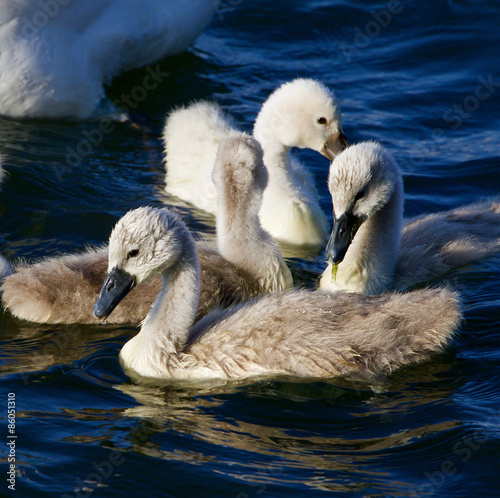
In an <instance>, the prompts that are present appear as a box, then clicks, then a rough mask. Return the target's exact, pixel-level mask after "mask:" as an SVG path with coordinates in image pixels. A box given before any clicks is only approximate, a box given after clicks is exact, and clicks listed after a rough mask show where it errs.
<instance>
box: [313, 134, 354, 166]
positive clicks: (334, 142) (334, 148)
mask: <svg viewBox="0 0 500 498" xmlns="http://www.w3.org/2000/svg"><path fill="white" fill-rule="evenodd" d="M347 147H349V142H348V141H347V138H346V137H345V135H344V134H343V133H342V132H341V131H337V132H335V133H332V134H331V135H330V136H329V137H328V140H327V141H326V142H325V144H324V145H323V149H322V150H321V151H320V152H321V154H323V155H324V156H325V157H326V158H328V159H329V160H330V161H333V160H334V159H335V156H336V155H337V154H340V153H341V152H342V151H343V150H344V149H347Z"/></svg>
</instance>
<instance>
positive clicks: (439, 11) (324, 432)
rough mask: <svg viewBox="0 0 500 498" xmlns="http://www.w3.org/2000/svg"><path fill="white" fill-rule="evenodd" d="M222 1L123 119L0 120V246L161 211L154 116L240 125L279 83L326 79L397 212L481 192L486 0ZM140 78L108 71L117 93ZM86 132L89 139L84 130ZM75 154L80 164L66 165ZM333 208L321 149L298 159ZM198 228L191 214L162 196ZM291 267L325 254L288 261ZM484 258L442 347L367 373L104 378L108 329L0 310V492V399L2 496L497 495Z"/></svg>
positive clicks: (58, 243) (489, 109) (19, 254)
mask: <svg viewBox="0 0 500 498" xmlns="http://www.w3.org/2000/svg"><path fill="white" fill-rule="evenodd" d="M216 5H217V6H218V10H219V12H218V13H217V15H216V16H215V18H214V20H213V22H212V24H211V25H210V26H209V28H208V29H207V30H206V31H205V33H204V34H203V35H202V36H201V37H200V38H199V39H198V41H197V42H196V44H195V45H194V47H193V48H192V49H191V50H190V51H189V52H187V53H185V54H183V55H181V56H178V57H175V58H172V59H169V60H165V61H163V62H162V65H161V68H162V70H163V71H165V72H168V73H169V76H168V77H167V78H165V81H164V82H163V83H162V84H161V85H160V86H159V87H158V88H157V89H156V90H154V91H152V92H150V93H149V94H148V95H147V98H146V99H145V100H144V101H142V102H140V103H139V104H138V106H137V109H135V111H137V112H138V113H139V114H140V115H142V116H145V117H146V122H147V123H148V124H147V126H146V127H145V128H144V129H143V130H138V129H134V128H131V127H130V126H128V125H125V124H116V125H115V126H114V129H113V131H112V133H109V134H105V135H103V137H102V139H100V138H99V137H97V136H96V137H95V138H94V141H95V145H91V146H90V147H89V146H88V145H87V146H85V145H84V144H83V142H82V140H85V137H86V136H88V134H89V133H92V132H93V130H95V124H93V123H57V122H48V121H36V122H24V121H13V120H8V119H2V120H0V153H1V154H2V155H3V156H4V166H5V169H6V170H7V172H8V177H7V179H6V180H5V181H4V183H3V187H2V190H1V192H0V233H1V234H2V237H3V238H2V241H1V247H0V249H1V252H2V253H3V254H4V255H5V256H7V257H8V258H11V259H15V258H27V259H29V260H31V259H33V258H37V257H41V256H44V255H56V254H59V253H62V252H67V251H73V250H79V249H82V248H84V247H85V245H86V244H89V243H90V244H94V243H101V242H103V241H105V240H106V239H107V237H108V235H109V232H110V229H111V227H112V226H113V225H114V223H115V222H116V221H117V220H118V218H119V217H120V216H122V215H123V214H124V213H125V212H126V211H128V210H129V209H131V208H134V207H137V206H140V205H143V204H150V205H155V206H162V205H165V204H168V203H169V198H168V197H167V195H166V194H165V193H164V191H163V186H164V169H163V165H162V163H161V160H162V144H161V141H160V133H161V128H162V124H163V119H164V115H165V113H166V112H168V111H169V109H171V108H172V107H174V106H176V105H179V104H181V103H187V102H189V101H191V100H193V99H199V98H214V99H217V100H219V101H220V102H221V103H222V104H223V105H224V106H225V107H226V108H227V109H230V110H231V111H232V113H233V114H234V115H235V117H236V118H237V120H238V121H239V122H240V123H241V125H242V126H243V127H245V128H246V129H247V130H251V125H252V123H253V120H254V118H255V116H256V114H257V112H258V110H259V106H260V104H261V102H263V101H264V100H265V98H266V97H267V95H268V94H269V93H270V92H271V91H272V90H273V89H274V88H276V87H277V86H278V85H279V84H281V83H282V82H284V81H287V80H290V79H292V78H295V77H298V76H305V77H313V78H317V79H319V80H321V81H322V82H324V83H325V84H327V85H328V86H330V87H331V88H333V89H334V90H335V92H336V94H337V96H338V98H339V101H340V103H341V106H342V110H343V117H344V127H345V132H346V135H347V137H348V139H349V141H351V142H356V141H360V140H365V139H375V140H378V141H381V142H382V143H384V144H385V145H386V146H387V147H389V149H390V150H391V151H392V152H393V153H394V154H395V156H396V158H397V159H398V161H399V163H400V165H401V167H402V169H403V171H404V180H405V189H406V194H407V201H406V206H405V209H406V214H407V215H408V216H413V215H417V214H421V213H427V212H432V211H435V210H439V209H448V208H452V207H455V206H459V205H461V204H464V203H468V202H472V201H475V200H478V199H481V198H485V197H488V196H492V195H497V194H498V193H499V192H500V172H499V171H500V170H499V166H500V140H499V138H500V99H499V95H500V71H499V62H500V61H499V49H498V47H499V44H500V29H499V28H500V4H499V3H498V2H497V1H496V0H490V1H486V0H483V1H481V0H480V1H477V0H476V1H472V0H448V1H445V0H432V1H431V0H418V1H417V0H411V1H405V0H401V2H397V1H390V2H370V1H334V0H330V1H326V0H294V1H287V2H285V1H276V2H265V1H263V0H259V1H254V2H242V1H231V2H229V1H222V2H216ZM144 75H145V73H144V70H139V71H135V72H133V73H129V74H127V75H124V76H122V77H121V78H119V79H118V80H116V81H115V82H114V83H113V85H112V87H111V88H109V89H108V95H109V97H110V98H111V99H112V100H114V99H117V98H120V95H122V93H124V92H130V90H131V89H132V88H134V86H135V85H139V84H140V82H141V81H142V79H143V77H144ZM86 134H87V135H86ZM78 147H80V152H82V151H83V152H84V153H83V154H80V156H81V161H80V162H79V163H78V161H76V160H73V159H71V158H69V154H71V150H76V149H77V148H78ZM299 155H300V156H301V157H302V158H303V160H304V161H307V163H308V164H309V166H310V168H311V169H312V171H313V172H314V175H315V177H316V181H317V185H318V188H319V190H320V194H321V198H322V206H323V208H324V210H325V212H328V213H330V211H331V207H330V203H329V199H328V198H329V196H328V191H327V189H326V175H327V171H328V162H327V161H326V160H325V159H324V158H323V157H321V156H319V155H317V154H314V153H309V152H300V153H299ZM181 210H182V211H183V213H184V214H185V216H186V218H187V221H188V223H189V225H190V226H191V228H193V229H194V230H195V231H197V232H198V233H200V234H206V235H208V236H209V237H213V233H214V226H213V225H214V222H213V219H211V218H210V217H208V216H205V217H202V216H201V215H200V213H196V212H194V211H190V210H189V209H187V208H181ZM288 262H289V264H290V265H291V267H292V269H293V272H294V273H295V276H296V278H297V276H298V275H299V276H300V275H302V274H303V273H304V272H303V271H302V270H311V271H315V272H320V271H322V269H323V267H324V263H323V257H322V255H316V256H311V255H302V257H295V258H291V259H289V260H288ZM499 263H500V256H497V257H494V258H490V259H488V260H485V261H482V262H477V263H474V264H471V265H470V266H468V267H466V268H461V269H458V270H456V271H454V272H453V273H452V274H451V275H449V276H448V281H450V282H451V283H452V285H453V286H454V287H456V288H457V289H459V290H460V291H461V292H462V296H463V302H464V308H465V321H464V323H463V326H462V329H461V331H460V334H459V335H458V337H457V338H456V341H455V342H454V344H453V346H452V348H451V349H450V350H448V351H447V352H446V353H445V354H443V355H440V356H439V357H437V358H435V359H434V360H432V361H430V362H428V363H425V364H422V365H418V366H415V367H412V368H406V369H404V370H400V371H398V372H396V373H394V374H393V375H391V376H390V377H389V378H387V379H386V380H384V381H381V382H380V384H378V385H368V384H366V385H365V384H356V383H353V382H349V381H348V380H343V381H341V380H332V381H330V382H295V381H289V382H286V381H283V380H280V381H277V380H276V381H273V380H267V381H258V382H255V381H254V382H251V381H250V382H245V383H230V384H228V385H226V386H223V387H221V386H217V387H200V388H198V389H195V388H189V389H187V388H185V387H182V386H176V385H163V386H161V385H158V386H151V385H135V384H134V383H132V382H131V381H130V380H129V379H128V377H127V376H126V375H125V374H124V373H123V371H122V369H121V367H120V365H119V362H118V359H117V355H118V351H119V349H120V347H121V346H122V345H123V344H124V342H126V341H127V340H128V338H129V337H130V336H131V335H132V334H133V333H134V329H132V328H126V327H117V328H111V327H109V326H108V327H83V326H73V325H72V326H34V325H31V324H25V323H20V322H18V321H15V320H14V319H12V318H11V317H9V316H8V315H4V316H3V318H1V321H0V333H1V336H0V339H1V344H2V345H1V353H0V373H1V378H0V381H1V387H0V413H1V414H2V415H1V416H2V423H1V424H0V439H1V440H2V442H1V443H0V447H1V448H2V452H3V453H4V454H3V455H2V457H1V458H2V462H4V463H5V465H2V476H3V477H2V479H1V482H0V494H1V495H2V496H7V495H10V494H12V495H14V493H13V492H11V491H10V490H9V489H8V488H7V485H8V482H7V480H6V475H7V474H6V469H7V461H6V460H7V453H8V447H7V446H6V442H7V430H8V429H7V419H6V411H7V401H8V393H14V394H15V401H16V410H17V418H16V434H17V435H18V438H17V440H16V458H17V461H16V463H17V471H18V475H17V479H16V493H17V496H36V497H42V496H51V497H53V496H81V497H84V496H86V497H89V496H92V497H98V496H134V497H135V496H138V497H139V496H140V497H142V496H148V497H149V496H173V497H177V496H203V497H205V496H213V497H223V496H224V497H226V496H227V497H237V498H247V497H262V496H269V497H287V498H290V497H314V496H326V495H330V494H336V495H339V496H353V497H365V496H366V497H388V496H398V497H401V496H404V497H407V496H410V497H411V496H424V497H427V496H439V497H464V498H465V497H472V496H484V497H489V496H500V474H499V470H500V401H499V400H500V330H499V329H500V291H499V289H498V282H499V280H500V269H499Z"/></svg>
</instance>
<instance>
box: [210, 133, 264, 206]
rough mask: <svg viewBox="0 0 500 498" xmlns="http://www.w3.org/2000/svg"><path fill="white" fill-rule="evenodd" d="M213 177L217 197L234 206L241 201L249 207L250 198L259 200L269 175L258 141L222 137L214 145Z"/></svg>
mask: <svg viewBox="0 0 500 498" xmlns="http://www.w3.org/2000/svg"><path fill="white" fill-rule="evenodd" d="M212 178H213V181H214V184H215V187H216V188H217V192H219V193H220V195H219V199H221V200H224V201H225V202H229V203H230V204H231V205H233V206H234V205H238V204H240V203H242V204H243V205H244V206H248V202H249V201H251V199H256V201H257V202H259V201H260V199H261V197H262V192H263V191H264V189H265V188H266V185H267V180H268V174H267V169H266V167H265V166H264V162H263V160H262V147H261V146H260V144H259V143H258V142H257V140H255V139H253V138H250V137H247V136H241V137H234V138H227V139H224V140H222V141H221V142H220V143H219V146H218V148H217V157H216V159H215V165H214V169H213V172H212Z"/></svg>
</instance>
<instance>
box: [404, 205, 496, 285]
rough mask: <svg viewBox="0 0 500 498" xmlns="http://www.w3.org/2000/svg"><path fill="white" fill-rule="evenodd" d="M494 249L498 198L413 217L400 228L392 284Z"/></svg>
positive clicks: (417, 279)
mask: <svg viewBox="0 0 500 498" xmlns="http://www.w3.org/2000/svg"><path fill="white" fill-rule="evenodd" d="M498 252H500V200H498V199H495V200H493V201H487V202H481V203H477V204H470V205H467V206H464V207H461V208H457V209H452V210H450V211H446V212H443V213H434V214H431V215H428V216H422V217H419V218H416V219H414V220H411V221H410V222H409V223H408V224H407V225H406V226H405V227H404V229H403V237H402V241H401V251H400V255H399V258H398V267H397V270H396V274H397V281H396V286H395V287H396V288H397V289H404V288H406V287H408V286H411V285H414V284H416V283H419V282H426V281H428V280H431V279H433V278H436V277H439V276H441V275H443V274H444V273H446V272H448V271H450V270H451V269H453V268H457V267H459V266H463V265H466V264H468V263H471V262H473V261H477V260H479V259H484V258H487V257H490V256H492V255H493V254H495V253H498Z"/></svg>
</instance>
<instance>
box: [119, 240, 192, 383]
mask: <svg viewBox="0 0 500 498" xmlns="http://www.w3.org/2000/svg"><path fill="white" fill-rule="evenodd" d="M190 246H191V247H188V249H187V250H186V251H183V255H182V256H181V259H179V260H178V261H177V263H176V264H175V265H174V266H171V267H169V268H167V269H166V270H164V271H163V272H162V274H161V278H162V282H163V285H162V290H161V292H160V294H159V295H158V298H157V299H156V301H155V303H154V304H153V307H152V308H151V311H150V312H149V313H148V316H147V317H146V319H145V320H144V322H143V324H142V327H141V331H140V332H139V333H138V334H137V335H136V336H135V337H133V338H132V339H131V340H130V341H128V342H127V343H126V344H125V345H124V346H123V348H122V350H121V353H120V357H121V359H122V361H123V362H124V364H125V366H126V367H128V368H131V369H132V370H133V371H134V372H136V373H138V374H139V375H142V376H144V377H162V376H164V373H165V370H167V371H170V370H172V369H174V368H175V366H176V365H178V354H179V353H180V352H181V351H182V349H183V347H184V345H185V344H186V342H187V339H188V335H189V330H190V328H191V327H192V325H193V323H194V320H195V315H196V311H197V309H198V301H199V294H200V266H199V261H198V257H197V254H196V249H195V247H194V242H193V241H192V240H190Z"/></svg>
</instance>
